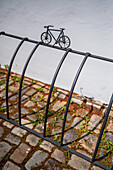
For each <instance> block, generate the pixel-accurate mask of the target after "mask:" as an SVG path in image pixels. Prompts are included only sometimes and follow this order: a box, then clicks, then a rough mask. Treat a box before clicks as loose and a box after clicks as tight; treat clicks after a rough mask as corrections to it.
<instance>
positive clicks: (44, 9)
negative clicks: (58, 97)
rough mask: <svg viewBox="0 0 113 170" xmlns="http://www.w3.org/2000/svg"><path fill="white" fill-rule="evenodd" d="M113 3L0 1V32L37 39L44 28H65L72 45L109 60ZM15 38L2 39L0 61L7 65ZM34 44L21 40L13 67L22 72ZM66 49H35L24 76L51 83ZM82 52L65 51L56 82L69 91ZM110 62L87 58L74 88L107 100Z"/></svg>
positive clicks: (112, 85)
mask: <svg viewBox="0 0 113 170" xmlns="http://www.w3.org/2000/svg"><path fill="white" fill-rule="evenodd" d="M112 16H113V1H112V0H107V1H105V0H95V1H94V0H90V1H89V0H85V1H84V0H57V1H56V0H45V1H44V0H32V1H31V0H16V1H15V0H10V1H9V0H0V31H5V32H8V33H12V34H16V35H20V36H23V37H29V38H31V39H35V40H40V34H41V33H42V32H43V31H44V28H43V26H44V25H48V24H52V25H54V26H55V28H60V27H64V28H66V30H65V34H66V35H68V36H69V37H70V39H71V42H72V44H71V48H73V49H76V50H80V51H84V52H90V53H92V54H98V55H102V56H106V57H110V58H113V57H112V56H113V50H112V42H113V36H112V35H113V17H112ZM18 43H19V41H18V40H14V39H10V38H6V37H3V36H1V37H0V63H1V64H2V66H3V65H4V64H9V62H10V59H11V56H12V54H13V52H14V50H15V47H16V46H17V44H18ZM33 47H34V45H33V44H29V43H25V44H24V45H23V47H22V48H21V50H20V51H19V53H18V55H17V57H16V60H15V62H14V66H13V70H14V71H16V72H19V73H21V72H22V68H23V66H24V64H25V61H26V59H27V57H28V55H29V53H30V51H31V50H32V48H33ZM63 53H64V52H61V51H58V50H54V49H49V48H42V47H39V50H37V52H36V53H35V55H34V56H33V58H32V60H31V62H30V65H29V67H28V69H27V72H26V75H28V76H31V77H34V78H36V79H39V80H41V81H43V82H46V83H49V84H50V83H51V80H52V76H53V73H54V71H55V68H56V66H57V64H58V62H59V60H60V58H61V57H62V55H63ZM82 58H83V57H82V56H78V55H74V54H73V55H69V56H68V57H67V59H66V61H65V63H64V65H63V68H62V70H61V72H60V74H59V77H58V80H57V82H56V85H57V86H60V87H62V88H66V89H70V87H71V84H72V81H73V78H74V76H75V73H76V71H77V68H78V66H79V64H80V62H81V61H82ZM112 73H113V66H112V64H108V63H106V62H100V61H97V60H93V59H89V60H88V61H87V63H86V65H85V67H84V69H83V71H82V74H81V77H80V79H79V81H78V83H77V87H76V89H75V91H77V92H79V93H80V88H81V87H82V88H83V93H84V95H87V96H90V97H92V96H93V97H95V98H96V99H98V100H101V101H104V102H108V101H109V98H110V95H111V93H112V91H113V81H112Z"/></svg>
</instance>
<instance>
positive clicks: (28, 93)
mask: <svg viewBox="0 0 113 170" xmlns="http://www.w3.org/2000/svg"><path fill="white" fill-rule="evenodd" d="M35 92H36V90H35V89H30V90H29V91H28V92H26V94H27V95H28V96H30V95H32V94H34V93H35Z"/></svg>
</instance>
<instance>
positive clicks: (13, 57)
mask: <svg viewBox="0 0 113 170" xmlns="http://www.w3.org/2000/svg"><path fill="white" fill-rule="evenodd" d="M26 39H27V38H24V39H23V40H22V41H21V42H20V43H19V44H18V46H17V48H16V50H15V52H14V54H13V56H12V58H11V61H10V64H9V69H8V74H7V80H6V109H7V119H9V105H8V86H9V77H10V72H11V68H12V65H13V62H14V59H15V57H16V54H17V52H18V51H19V49H20V47H21V46H22V44H23V43H24V41H25V40H26Z"/></svg>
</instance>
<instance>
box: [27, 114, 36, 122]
mask: <svg viewBox="0 0 113 170" xmlns="http://www.w3.org/2000/svg"><path fill="white" fill-rule="evenodd" d="M27 118H28V119H30V120H32V121H35V120H36V118H35V117H34V115H28V116H27Z"/></svg>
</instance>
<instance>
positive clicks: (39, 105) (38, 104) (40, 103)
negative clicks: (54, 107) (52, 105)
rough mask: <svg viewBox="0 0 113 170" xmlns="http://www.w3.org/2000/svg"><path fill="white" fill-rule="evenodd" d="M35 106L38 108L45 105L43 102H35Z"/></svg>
mask: <svg viewBox="0 0 113 170" xmlns="http://www.w3.org/2000/svg"><path fill="white" fill-rule="evenodd" d="M37 106H38V107H44V106H46V103H44V102H43V101H42V102H37Z"/></svg>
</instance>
